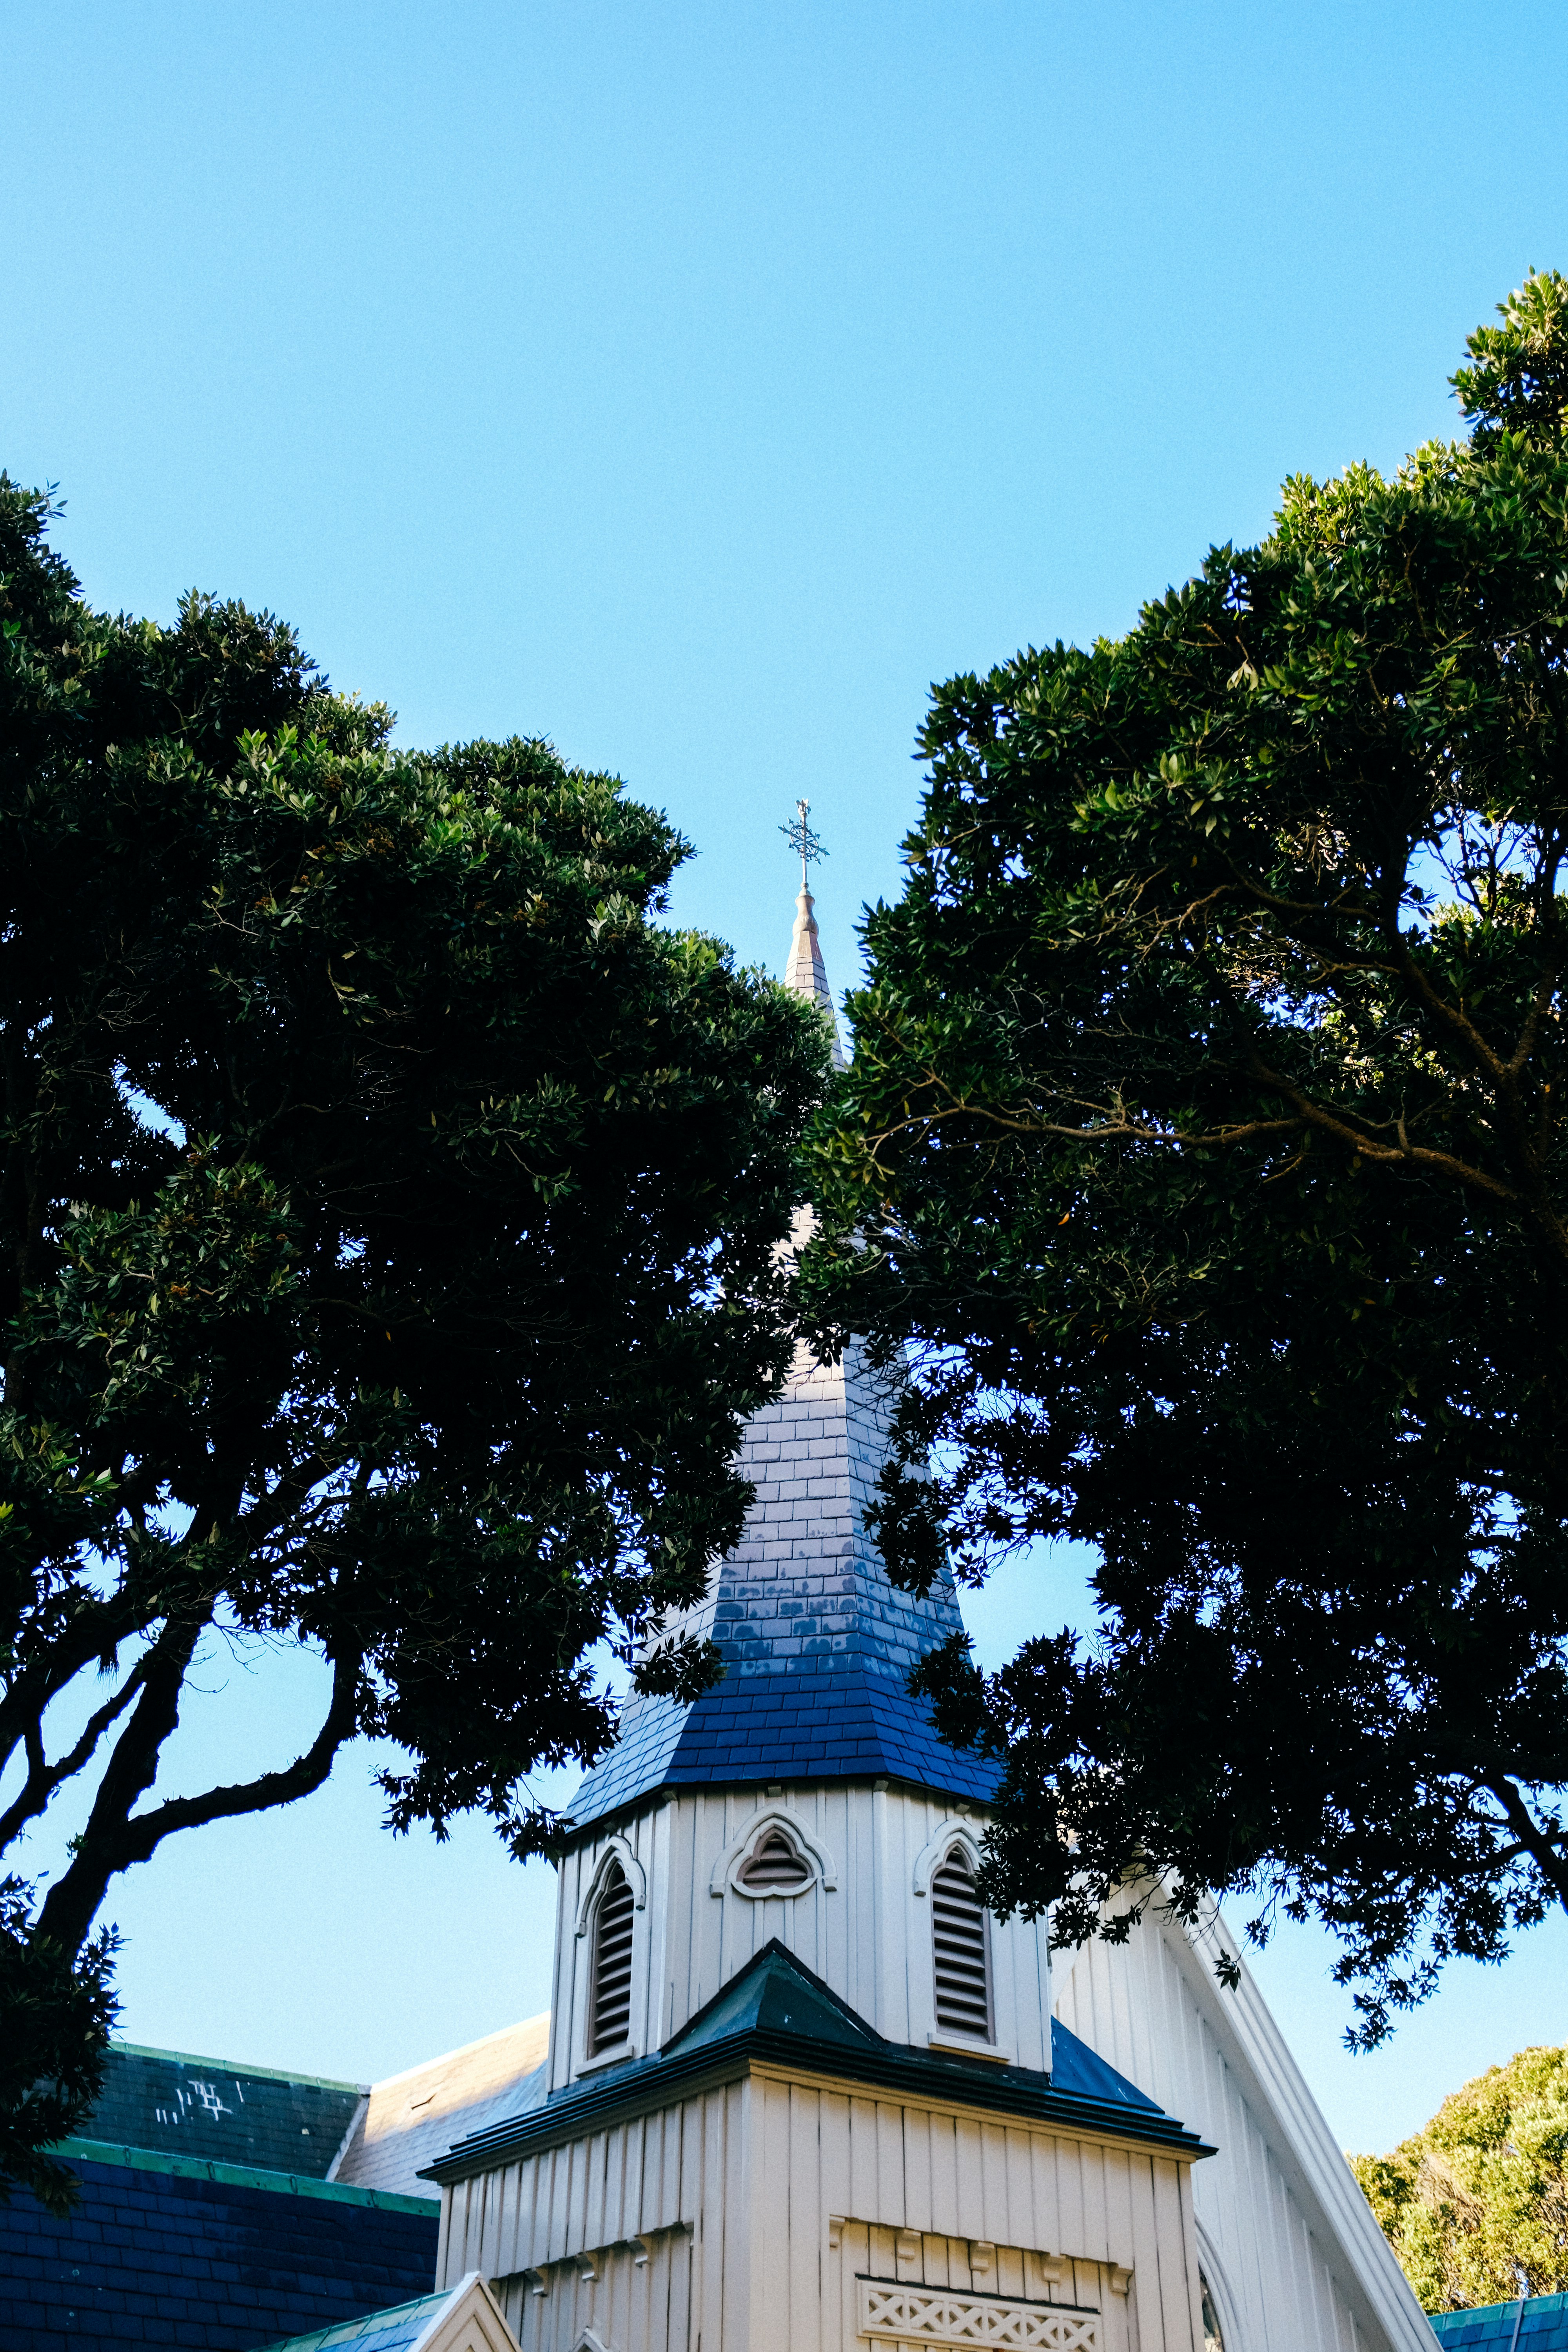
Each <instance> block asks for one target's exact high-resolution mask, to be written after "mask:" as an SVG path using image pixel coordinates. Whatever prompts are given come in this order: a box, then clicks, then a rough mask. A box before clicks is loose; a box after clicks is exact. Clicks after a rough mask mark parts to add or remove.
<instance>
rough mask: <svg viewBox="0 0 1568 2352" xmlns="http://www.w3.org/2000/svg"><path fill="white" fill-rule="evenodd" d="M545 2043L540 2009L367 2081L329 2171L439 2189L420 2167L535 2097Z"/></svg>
mask: <svg viewBox="0 0 1568 2352" xmlns="http://www.w3.org/2000/svg"><path fill="white" fill-rule="evenodd" d="M549 2048H550V2012H549V2011H548V2010H546V2011H545V2012H544V2014H543V2016H542V2017H530V2018H526V2019H525V2020H524V2021H523V2022H522V2024H521V2025H509V2026H506V2027H504V2028H503V2030H502V2031H501V2032H500V2033H487V2034H486V2035H485V2038H484V2040H483V2041H482V2042H468V2043H466V2044H465V2046H464V2047H463V2048H462V2049H461V2050H449V2051H448V2052H447V2055H446V2056H445V2057H444V2058H427V2059H426V2062H425V2063H424V2064H423V2065H422V2066H410V2067H409V2068H408V2069H407V2071H406V2072H405V2073H404V2074H389V2075H388V2076H387V2078H386V2080H385V2082H384V2083H375V2084H372V2086H371V2089H370V2091H369V2094H368V2095H367V2096H366V2097H365V2098H364V2099H363V2101H362V2103H361V2105H360V2111H359V2114H358V2115H357V2116H355V2118H354V2122H353V2129H352V2130H351V2131H350V2133H349V2137H348V2139H347V2142H346V2143H345V2145H344V2147H343V2151H342V2155H341V2156H340V2157H339V2158H338V2160H337V2162H336V2164H335V2165H334V2166H333V2167H332V2169H331V2174H330V2175H329V2178H330V2179H333V2180H344V2181H347V2182H348V2183H349V2185H350V2186H351V2187H352V2188H354V2189H390V2190H392V2191H394V2192H395V2194H396V2195H398V2196H400V2197H435V2196H437V2195H438V2194H439V2191H438V2190H437V2189H436V2187H435V2186H434V2184H433V2183H432V2182H430V2181H428V2180H421V2179H420V2178H419V2174H420V2171H421V2169H422V2168H423V2167H424V2166H426V2165H427V2164H434V2163H435V2161H436V2159H437V2157H439V2156H445V2155H446V2153H447V2149H448V2148H449V2147H452V2146H453V2144H454V2143H455V2142H456V2141H458V2140H460V2139H467V2137H468V2134H469V2133H470V2132H477V2131H483V2130H484V2128H485V2127H486V2126H487V2125H489V2124H499V2123H504V2122H505V2121H506V2119H507V2118H508V2116H520V2115H526V2113H527V2112H528V2110H529V2108H530V2107H532V2106H536V2105H539V2103H540V2102H541V2101H542V2098H543V2096H544V2089H545V2072H544V2061H545V2058H546V2056H547V2054H548V2052H549Z"/></svg>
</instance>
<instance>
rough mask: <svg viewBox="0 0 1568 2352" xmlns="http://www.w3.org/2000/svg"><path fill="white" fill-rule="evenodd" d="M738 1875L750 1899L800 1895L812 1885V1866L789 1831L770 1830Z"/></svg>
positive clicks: (749, 1855)
mask: <svg viewBox="0 0 1568 2352" xmlns="http://www.w3.org/2000/svg"><path fill="white" fill-rule="evenodd" d="M736 1877H737V1879H738V1880H739V1882H740V1884H741V1885H742V1886H743V1887H744V1888H745V1890H746V1892H747V1894H748V1895H798V1894H799V1893H800V1891H801V1889H802V1887H803V1886H809V1885H810V1884H811V1864H810V1863H809V1862H807V1860H806V1858H805V1854H804V1853H802V1852H801V1850H800V1848H799V1846H797V1845H796V1843H795V1840H794V1838H792V1837H791V1836H790V1834H789V1832H788V1831H787V1830H769V1831H767V1832H765V1834H764V1835H763V1836H762V1837H760V1838H759V1839H758V1840H757V1843H756V1844H755V1845H754V1846H753V1847H752V1851H751V1853H749V1854H748V1855H747V1857H746V1859H745V1861H744V1862H743V1863H742V1864H741V1867H740V1869H739V1870H738V1871H737V1873H736Z"/></svg>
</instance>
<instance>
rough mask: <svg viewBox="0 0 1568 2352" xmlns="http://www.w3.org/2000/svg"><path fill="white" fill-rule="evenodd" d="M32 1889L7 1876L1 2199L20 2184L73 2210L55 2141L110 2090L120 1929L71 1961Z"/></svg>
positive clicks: (0, 2040)
mask: <svg viewBox="0 0 1568 2352" xmlns="http://www.w3.org/2000/svg"><path fill="white" fill-rule="evenodd" d="M32 1898H33V1889H32V1888H31V1887H30V1886H28V1885H25V1884H24V1883H23V1881H22V1880H20V1879H18V1878H16V1877H5V1878H0V2017H3V2018H4V2019H5V2033H4V2035H3V2036H0V2202H4V2203H6V2204H8V2203H9V2202H10V2198H11V2190H12V2188H13V2186H14V2185H16V2184H17V2183H19V2184H20V2185H21V2186H22V2187H23V2188H25V2189H31V2190H32V2192H33V2194H34V2196H35V2197H36V2198H37V2200H38V2202H39V2203H40V2204H41V2205H45V2206H47V2208H48V2210H49V2211H50V2212H51V2213H61V2214H63V2213H68V2212H69V2211H70V2210H71V2208H72V2206H73V2205H74V2204H75V2203H76V2200H77V2194H78V2191H77V2178H76V2175H75V2173H74V2172H72V2171H71V2170H70V2169H69V2168H68V2166H66V2165H64V2164H62V2163H61V2162H60V2160H59V2158H58V2157H55V2156H50V2155H49V2154H48V2153H47V2150H48V2147H49V2145H50V2143H51V2141H54V2140H58V2139H65V2138H68V2137H69V2135H70V2133H71V2132H72V2130H73V2129H74V2128H75V2126H76V2125H77V2124H78V2123H79V2121H80V2119H81V2117H82V2116H84V2115H85V2114H86V2113H87V2111H88V2110H89V2108H90V2107H91V2105H92V2104H93V2102H94V2100H95V2099H96V2098H97V2097H98V2095H99V2093H100V2090H101V2089H102V2087H103V2069H104V2053H105V2050H106V2048H107V2046H108V2042H109V2033H110V2027H111V2026H112V2025H113V2023H114V2019H115V2013H116V2011H117V2009H118V2007H119V2004H118V2002H117V2001H116V2000H115V1998H114V1995H113V1993H112V1991H111V1990H110V1970H111V1967H112V1963H113V1958H114V1950H115V1942H116V1938H115V1935H114V1931H113V1929H112V1928H108V1927H105V1928H100V1930H99V1932H98V1934H97V1935H96V1936H94V1937H91V1938H90V1939H89V1941H88V1943H87V1944H86V1945H85V1946H84V1947H83V1948H82V1949H81V1950H80V1951H79V1952H78V1953H76V1954H74V1955H72V1954H70V1953H68V1952H64V1951H62V1950H61V1948H60V1947H59V1946H58V1944H57V1943H56V1942H55V1941H54V1939H53V1938H52V1937H48V1936H42V1935H39V1934H38V1933H37V1929H36V1928H35V1927H34V1925H33V1918H32V1912H33V1899H32Z"/></svg>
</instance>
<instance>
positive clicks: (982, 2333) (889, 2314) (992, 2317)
mask: <svg viewBox="0 0 1568 2352" xmlns="http://www.w3.org/2000/svg"><path fill="white" fill-rule="evenodd" d="M859 2285H860V2333H861V2335H862V2336H873V2337H875V2338H878V2339H879V2340H880V2341H881V2342H883V2343H886V2342H887V2340H888V2338H889V2336H891V2337H893V2338H895V2339H896V2340H897V2341H898V2342H899V2343H900V2344H910V2345H917V2344H919V2345H931V2346H943V2347H958V2346H962V2345H968V2344H984V2345H987V2346H990V2347H994V2352H1099V2345H1100V2333H1099V2330H1100V2315H1099V2313H1098V2312H1094V2311H1068V2310H1064V2309H1063V2308H1062V2307H1061V2306H1060V2305H1053V2304H1047V2303H1009V2302H1006V2301H1005V2300H1004V2298H1003V2297H1002V2296H1000V2295H991V2294H988V2295H969V2294H948V2293H947V2291H946V2290H945V2288H942V2287H930V2286H899V2285H895V2284H892V2283H891V2282H890V2281H889V2280H886V2279H862V2280H861V2281H860V2282H859Z"/></svg>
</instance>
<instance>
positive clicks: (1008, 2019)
mask: <svg viewBox="0 0 1568 2352" xmlns="http://www.w3.org/2000/svg"><path fill="white" fill-rule="evenodd" d="M777 1820H782V1821H784V1822H785V1823H786V1825H788V1826H791V1827H793V1828H794V1829H795V1832H796V1834H797V1838H798V1841H799V1843H800V1845H801V1847H802V1850H803V1852H805V1853H806V1854H807V1856H808V1858H811V1859H813V1860H814V1862H815V1864H816V1867H815V1870H814V1875H813V1881H812V1884H811V1885H810V1886H809V1887H808V1888H807V1889H806V1890H805V1892H804V1893H803V1894H800V1895H792V1896H787V1897H785V1896H770V1897H768V1898H767V1899H765V1900H758V1899H756V1898H754V1897H752V1896H750V1895H744V1894H742V1893H741V1892H740V1891H739V1890H738V1889H736V1888H735V1887H734V1886H733V1885H731V1883H730V1878H731V1872H730V1867H729V1864H730V1860H731V1857H732V1856H733V1854H734V1853H735V1852H736V1850H737V1848H738V1847H739V1846H740V1844H741V1843H742V1841H747V1840H749V1837H750V1835H751V1834H752V1832H756V1833H759V1834H760V1833H761V1831H762V1830H763V1826H764V1825H765V1824H767V1823H769V1822H773V1821H777ZM982 1827H983V1822H982V1821H981V1819H980V1818H979V1817H978V1816H976V1815H975V1814H974V1813H973V1811H970V1810H968V1809H964V1810H962V1811H961V1810H959V1809H956V1808H954V1807H953V1806H952V1805H949V1804H948V1803H946V1802H944V1801H942V1800H941V1799H939V1798H935V1797H927V1796H921V1795H914V1794H910V1793H907V1792H905V1791H903V1790H898V1789H892V1788H889V1787H887V1786H886V1785H885V1784H877V1785H873V1784H869V1783H864V1782H862V1783H859V1784H847V1785H846V1784H842V1783H839V1784H833V1785H829V1786H826V1787H825V1786H814V1785H812V1784H810V1783H806V1784H805V1785H795V1786H779V1787H777V1788H775V1789H773V1790H755V1789H752V1790H735V1791H723V1792H719V1793H715V1794H709V1793H707V1792H706V1791H688V1790H681V1791H679V1793H676V1794H674V1795H672V1796H670V1797H669V1798H668V1801H666V1802H664V1803H662V1804H655V1805H653V1806H651V1807H650V1808H649V1809H648V1810H647V1811H646V1812H644V1813H642V1814H640V1815H638V1816H637V1818H636V1819H635V1820H633V1821H631V1822H627V1823H626V1824H624V1825H623V1826H622V1827H621V1828H620V1829H619V1830H617V1831H616V1832H614V1833H613V1834H606V1835H605V1836H601V1837H599V1838H596V1839H594V1840H593V1841H592V1842H590V1843H585V1844H584V1845H583V1846H581V1847H579V1848H578V1849H577V1850H576V1851H575V1852H574V1853H571V1854H569V1855H568V1856H567V1857H566V1859H565V1861H564V1862H563V1864H562V1869H561V1888H560V1914H559V1917H560V1931H559V1934H558V1937H557V1945H556V1982H555V1991H554V2000H553V2023H552V2036H551V2069H552V2071H551V2087H552V2089H554V2088H558V2087H563V2086H564V2085H565V2084H567V2083H570V2082H572V2081H574V2080H576V2079H577V2078H578V2077H579V2076H580V2075H581V2074H583V2072H584V2024H585V2018H586V2004H587V1990H588V1972H589V1969H590V1965H591V1956H592V1948H593V1932H592V1913H593V1902H592V1897H593V1894H594V1892H595V1886H596V1884H597V1881H598V1879H599V1875H600V1874H601V1873H602V1872H603V1870H604V1868H605V1863H606V1860H607V1857H608V1855H609V1854H610V1853H612V1852H614V1853H616V1855H617V1857H618V1858H619V1859H620V1861H621V1863H622V1866H623V1868H624V1869H625V1870H626V1875H627V1877H628V1878H629V1879H630V1881H631V1883H632V1886H633V1890H634V1895H637V1896H640V1907H639V1908H638V1909H637V1911H636V1912H635V1913H634V1943H633V2006H632V2019H633V2022H632V2042H631V2045H630V2047H631V2053H632V2054H635V2055H638V2056H642V2055H646V2054H647V2053H649V2052H651V2051H654V2050H657V2049H658V2048H659V2047H660V2046H661V2045H662V2044H663V2043H664V2042H668V2040H669V2038H670V2036H671V2035H672V2034H673V2033H675V2032H677V2031H678V2030H679V2028H680V2027H681V2026H682V2025H683V2024H685V2022H686V2021H687V2020H688V2018H689V2017H691V2016H693V2015H694V2014H695V2013H696V2011H698V2010H700V2008H701V2007H702V2006H703V2004H704V2003H705V2002H707V2001H709V2000H711V1999H712V1998H713V1996H714V1994H715V1993H716V1992H718V1991H719V1990H721V1987H722V1986H723V1985H725V1984H727V1983H728V1982H729V1980H730V1979H731V1977H733V1976H734V1975H735V1974H736V1972H737V1971H738V1970H739V1969H741V1968H742V1967H743V1966H744V1964H745V1962H746V1961H747V1960H748V1959H750V1958H751V1957H752V1953H753V1952H756V1951H758V1950H760V1949H761V1948H762V1947H763V1945H764V1944H765V1943H767V1942H768V1940H769V1939H770V1937H777V1938H778V1940H779V1941H780V1942H781V1943H782V1944H784V1945H785V1946H786V1947H787V1948H788V1949H789V1950H790V1951H792V1952H793V1953H795V1956H796V1957H797V1958H799V1959H801V1960H803V1961H804V1962H805V1966H806V1967H807V1968H809V1969H812V1971H813V1972H814V1973H815V1974H816V1975H817V1976H819V1977H821V1978H822V1979H824V1981H825V1982H826V1983H827V1984H829V1985H831V1986H832V1988H833V1990H834V1991H835V1992H836V1993H837V1994H838V1995H839V1996H840V1998H841V1999H842V2000H847V2002H848V2003H849V2005H850V2007H851V2008H852V2009H854V2010H855V2011H857V2012H858V2015H860V2016H861V2017H864V2018H865V2019H866V2020H867V2021H868V2023H869V2024H871V2025H873V2026H875V2028H876V2030H877V2032H879V2033H881V2034H884V2035H885V2036H886V2037H887V2039H888V2040H889V2042H910V2043H913V2044H914V2045H915V2046H916V2047H917V2048H920V2049H924V2048H925V2047H927V2045H928V2042H929V2041H930V2038H931V2033H932V2032H933V2030H934V2028H935V2023H936V2019H935V2011H934V2007H933V1994H932V1976H931V1901H930V1896H929V1894H927V1893H925V1892H923V1891H921V1892H917V1886H921V1887H922V1888H923V1886H924V1885H925V1884H926V1883H927V1881H928V1880H929V1874H930V1867H931V1860H932V1857H933V1854H934V1853H935V1852H936V1851H937V1850H938V1849H939V1848H940V1847H944V1846H945V1844H946V1843H947V1840H948V1839H949V1838H950V1837H959V1838H965V1837H966V1838H967V1839H969V1840H970V1841H971V1842H973V1840H974V1839H976V1838H977V1836H978V1834H979V1832H980V1830H981V1828H982ZM922 1861H923V1864H924V1867H923V1868H922V1867H921V1864H922ZM716 1875H717V1877H718V1881H719V1885H720V1889H721V1891H720V1892H719V1893H717V1894H715V1893H714V1891H713V1887H714V1881H715V1876H716ZM829 1881H831V1882H832V1883H831V1884H829V1883H828V1882H829ZM991 1965H992V1977H993V1994H994V2012H995V2021H996V2043H995V2045H994V2046H995V2047H996V2049H997V2050H998V2051H1000V2052H1005V2054H1006V2056H1007V2057H1008V2058H1009V2059H1010V2060H1011V2061H1012V2062H1013V2063H1015V2064H1016V2065H1020V2066H1029V2067H1034V2068H1037V2069H1038V2070H1041V2071H1045V2070H1047V2069H1048V2067H1049V2064H1050V2057H1049V2032H1050V1969H1049V1956H1048V1952H1047V1936H1046V1927H1045V1923H1044V1922H1043V1921H1039V1922H1037V1923H1035V1924H1033V1925H1026V1923H1025V1922H1024V1921H1022V1920H1011V1921H1009V1922H1007V1923H1006V1924H1005V1926H997V1925H996V1924H995V1923H993V1927H992V1939H991ZM943 2039H944V2041H948V2042H952V2037H951V2036H944V2037H943Z"/></svg>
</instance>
